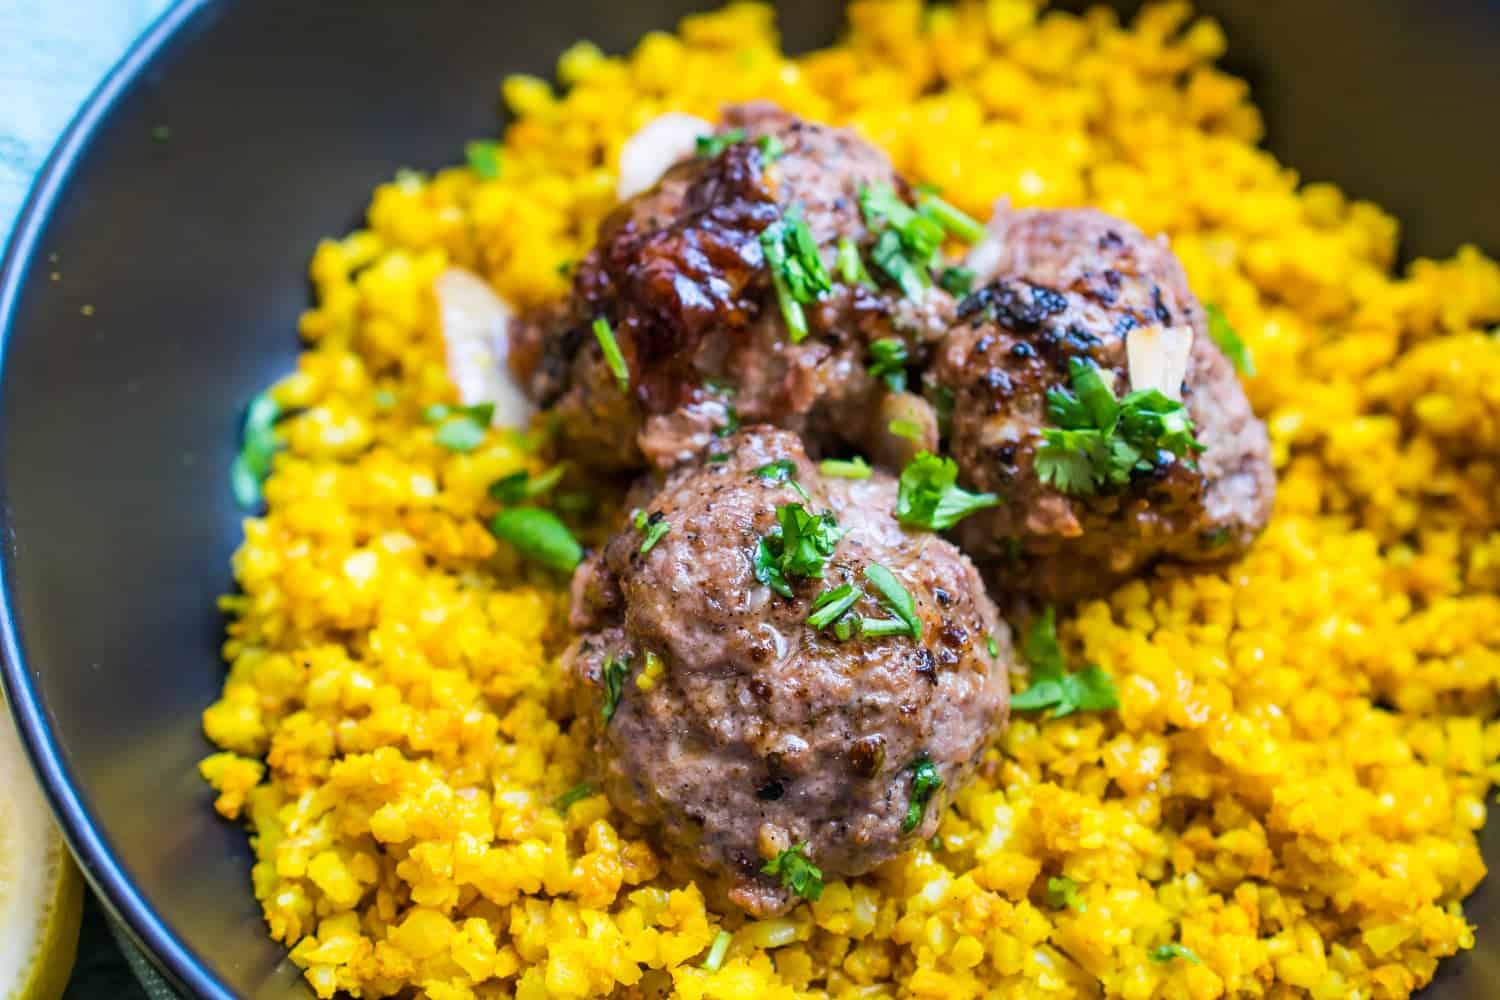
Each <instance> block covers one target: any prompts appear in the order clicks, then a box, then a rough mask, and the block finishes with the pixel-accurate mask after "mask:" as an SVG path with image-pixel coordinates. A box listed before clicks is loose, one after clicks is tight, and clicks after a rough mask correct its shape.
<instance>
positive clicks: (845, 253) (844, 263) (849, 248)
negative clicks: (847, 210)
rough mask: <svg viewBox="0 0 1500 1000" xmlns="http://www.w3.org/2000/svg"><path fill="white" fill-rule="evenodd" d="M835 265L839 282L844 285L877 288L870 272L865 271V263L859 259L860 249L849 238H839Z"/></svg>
mask: <svg viewBox="0 0 1500 1000" xmlns="http://www.w3.org/2000/svg"><path fill="white" fill-rule="evenodd" d="M834 264H835V266H836V267H837V268H838V272H839V280H841V281H842V282H843V283H844V284H846V285H864V286H865V287H866V288H874V287H875V282H874V281H873V280H871V278H870V272H869V271H866V270H865V262H864V261H862V260H860V258H859V247H858V246H856V245H855V243H854V241H853V240H851V239H850V238H849V237H847V236H840V237H839V249H838V256H837V257H836V258H835V259H834Z"/></svg>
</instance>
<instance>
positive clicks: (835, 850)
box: [567, 427, 1011, 915]
mask: <svg viewBox="0 0 1500 1000" xmlns="http://www.w3.org/2000/svg"><path fill="white" fill-rule="evenodd" d="M726 450H727V452H728V454H729V459H728V461H726V462H722V463H718V464H705V465H702V466H696V467H685V468H684V469H683V470H680V471H678V472H677V473H675V474H674V475H672V476H671V477H670V478H669V480H668V481H667V483H666V485H665V487H664V488H663V489H661V491H660V492H659V493H658V494H656V496H655V497H654V498H652V499H651V500H650V502H649V503H648V504H646V505H645V506H644V507H643V508H642V510H641V516H640V517H639V518H638V519H636V524H635V525H633V526H631V527H629V528H627V529H626V530H624V531H622V532H621V533H619V534H618V535H617V536H615V537H614V538H613V539H612V540H611V541H610V542H609V543H608V545H607V546H606V547H605V548H604V549H603V551H602V552H600V553H599V554H597V555H595V556H593V557H591V558H590V559H589V560H588V561H587V562H585V563H584V565H583V566H582V567H580V569H579V572H578V575H577V576H576V577H575V581H574V605H573V618H574V625H575V626H576V627H577V628H578V629H579V630H580V632H581V636H580V638H579V639H578V640H577V641H576V642H575V644H574V645H573V646H572V647H571V648H570V650H569V653H568V657H567V659H568V663H569V666H570V668H571V670H572V671H573V673H574V674H575V676H576V677H577V678H578V679H579V681H580V682H581V683H580V684H579V690H580V692H581V693H582V695H583V696H584V697H583V700H584V703H585V704H584V707H583V708H582V709H581V718H582V719H584V720H587V721H588V724H589V725H591V726H592V727H593V741H594V745H595V749H596V751H597V756H598V767H599V768H600V771H601V781H602V786H603V788H604V790H605V791H606V792H607V794H608V795H609V797H610V798H611V799H612V800H613V801H614V803H615V805H616V806H617V807H618V808H619V809H620V810H621V811H622V812H624V813H625V814H626V815H627V816H629V817H630V818H631V819H632V820H634V821H636V822H638V823H640V824H642V825H644V826H648V827H652V828H654V829H655V830H656V831H657V832H658V833H659V837H660V839H661V841H662V842H663V844H664V845H665V846H666V848H667V849H668V850H670V851H672V852H673V853H674V855H676V856H679V857H684V858H688V859H691V860H692V861H693V862H694V863H696V864H697V865H698V866H700V867H702V868H703V869H706V870H707V871H708V872H709V873H710V874H711V875H713V876H715V881H716V882H717V883H718V884H720V885H721V886H722V887H723V888H724V889H725V890H726V891H727V895H728V898H729V899H730V900H731V901H733V902H734V903H736V904H737V905H739V906H741V907H743V908H744V909H746V910H748V911H749V912H751V913H752V914H756V915H770V914H775V913H779V912H782V911H784V910H786V909H787V908H788V907H790V906H791V905H792V904H793V903H794V902H795V901H796V897H795V895H794V893H793V891H792V887H789V885H784V884H783V882H782V880H781V879H779V878H777V877H776V876H775V875H772V874H767V873H765V872H764V871H763V869H764V868H765V867H766V866H767V863H768V862H769V861H771V860H773V859H774V858H775V857H776V856H777V855H778V854H779V853H780V852H782V851H787V850H795V851H796V852H797V853H798V854H799V855H800V856H801V858H803V859H804V860H806V861H808V862H810V863H811V864H812V865H813V866H815V867H816V868H817V869H819V870H820V871H821V873H822V877H823V878H826V879H832V878H835V877H839V876H847V875H856V874H859V873H862V872H865V871H868V870H869V869H870V868H871V867H873V866H875V865H877V864H879V863H880V862H882V861H884V860H886V859H887V858H890V857H892V856H894V855H896V854H897V853H899V852H900V851H902V850H905V849H906V848H907V847H909V846H910V845H912V844H914V843H916V842H918V841H920V840H922V839H924V838H927V837H930V836H931V835H932V833H933V832H934V831H935V830H936V829H937V825H938V821H939V817H940V815H941V813H942V811H943V809H944V808H945V807H946V805H947V804H948V802H949V801H951V798H952V796H953V794H954V793H955V792H956V791H957V789H958V788H959V787H961V786H962V785H963V784H964V782H965V781H967V780H968V778H969V777H970V775H971V774H972V772H973V770H974V768H975V766H976V764H977V762H978V759H979V756H980V753H981V751H982V749H983V748H984V746H985V745H986V743H987V742H988V741H989V740H990V738H991V737H992V736H993V735H994V733H995V731H996V730H997V728H998V727H999V726H1001V725H1002V724H1003V722H1004V720H1005V717H1006V711H1007V705H1008V700H1009V689H1008V680H1007V671H1008V666H1009V664H1010V648H1011V647H1010V639H1009V632H1008V630H1007V628H1006V626H1005V625H1004V623H1003V622H1001V621H1000V619H999V617H998V614H997V612H996V610H995V607H994V605H993V604H992V603H991V602H990V600H989V598H988V597H987V596H986V595H985V592H984V588H983V585H982V584H981V582H980V579H979V575H978V573H977V571H976V570H975V568H974V567H973V565H972V564H971V563H970V562H969V560H968V559H967V558H966V557H965V556H964V555H963V554H962V553H961V552H959V551H958V550H957V549H956V548H955V547H954V546H953V545H952V544H950V543H949V542H947V541H945V540H944V539H943V538H941V537H939V536H938V535H935V534H932V533H928V532H918V533H909V532H907V531H906V530H905V529H903V528H902V527H901V526H900V525H899V524H898V523H897V522H896V520H895V518H894V517H893V516H892V511H893V510H894V507H895V503H896V483H895V482H894V481H893V480H892V479H891V478H890V477H889V476H886V475H884V474H881V473H875V474H874V475H872V476H871V477H870V478H868V479H864V480H849V479H832V478H829V479H825V478H824V477H823V476H822V475H821V474H820V473H819V471H818V468H817V466H816V465H814V464H813V463H812V462H810V461H809V460H808V458H807V455H806V452H805V451H804V450H803V447H802V445H801V443H800V442H799V441H798V439H797V438H796V436H794V435H792V434H790V433H787V432H784V431H779V430H773V429H770V428H765V427H759V428H754V429H751V430H749V431H746V432H743V433H740V434H737V435H735V436H733V437H731V438H730V439H729V440H728V441H727V442H726ZM789 512H790V513H789ZM872 567H874V569H872ZM882 568H883V569H882ZM877 581H881V582H877ZM893 583H894V587H893ZM788 593H789V594H791V596H790V597H788V596H785V595H786V594H788ZM824 594H833V595H838V597H839V599H835V600H829V599H828V598H824V601H823V602H822V603H819V600H818V598H819V595H824ZM893 594H894V596H893ZM903 594H904V595H906V599H905V600H904V601H903V600H902V599H901V595H903ZM903 605H904V607H905V611H902V610H901V608H902V607H903ZM818 612H821V615H820V614H818ZM810 618H812V621H811V622H810V621H809V619H810ZM914 630H915V631H918V632H919V633H920V635H919V637H914V636H913V634H912V632H913V631H914ZM934 778H935V779H937V780H938V781H939V782H940V784H937V785H936V787H934V780H933V779H934ZM803 895H804V896H807V895H809V894H808V892H806V891H804V892H803Z"/></svg>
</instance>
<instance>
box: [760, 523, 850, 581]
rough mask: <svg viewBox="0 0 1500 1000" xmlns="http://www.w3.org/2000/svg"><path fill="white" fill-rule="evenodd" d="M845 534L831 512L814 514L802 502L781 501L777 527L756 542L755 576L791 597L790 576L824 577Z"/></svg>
mask: <svg viewBox="0 0 1500 1000" xmlns="http://www.w3.org/2000/svg"><path fill="white" fill-rule="evenodd" d="M843 536H844V533H843V531H841V530H840V529H839V526H838V521H837V520H835V519H834V516H833V513H832V512H831V511H825V512H823V513H822V514H812V513H809V512H808V510H807V508H806V507H803V506H802V505H801V504H800V503H786V504H782V505H780V506H779V507H777V508H776V527H775V528H773V529H771V531H769V532H768V533H766V534H765V535H762V536H761V538H760V540H759V541H758V542H757V543H756V546H755V556H754V559H753V561H752V565H753V568H754V572H755V578H756V579H757V580H759V581H760V582H761V583H763V584H765V585H766V586H768V587H770V588H771V589H772V590H774V591H776V593H778V594H780V595H781V596H783V597H791V596H792V588H791V584H790V583H789V582H788V581H789V579H790V578H791V577H803V578H806V579H822V577H823V567H824V565H825V564H826V563H827V562H828V557H829V556H831V555H833V549H834V546H836V545H837V544H838V541H839V539H840V538H842V537H843Z"/></svg>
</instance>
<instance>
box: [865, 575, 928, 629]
mask: <svg viewBox="0 0 1500 1000" xmlns="http://www.w3.org/2000/svg"><path fill="white" fill-rule="evenodd" d="M865 579H866V580H869V581H870V583H871V585H873V586H874V588H875V590H876V592H877V593H879V595H880V598H881V603H883V604H884V605H885V606H886V607H887V608H888V609H889V610H890V611H891V612H892V613H893V614H894V615H895V616H896V617H897V618H899V619H900V620H901V622H902V624H904V625H905V629H903V630H902V631H906V632H909V633H910V634H911V637H912V638H913V639H921V638H922V618H921V616H920V615H918V614H917V605H916V602H915V601H913V600H912V597H911V593H910V592H909V591H908V590H907V589H906V588H905V587H903V586H902V585H901V581H900V580H898V579H896V574H895V573H892V572H891V571H890V570H888V569H886V568H885V567H884V566H882V565H880V563H870V565H868V566H866V567H865ZM879 624H880V623H879V622H878V621H875V622H871V621H869V620H866V621H865V622H863V623H862V624H861V629H860V631H861V633H862V634H864V635H881V634H890V633H885V632H875V631H871V626H874V625H879ZM898 634H899V633H898Z"/></svg>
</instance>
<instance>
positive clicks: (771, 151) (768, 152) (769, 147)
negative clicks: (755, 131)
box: [755, 135, 786, 163]
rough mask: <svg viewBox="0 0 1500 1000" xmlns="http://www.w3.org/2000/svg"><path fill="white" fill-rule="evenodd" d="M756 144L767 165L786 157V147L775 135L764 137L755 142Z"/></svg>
mask: <svg viewBox="0 0 1500 1000" xmlns="http://www.w3.org/2000/svg"><path fill="white" fill-rule="evenodd" d="M755 144H756V145H757V146H759V147H760V156H761V159H763V160H765V161H766V162H767V163H775V162H776V161H777V160H779V159H781V158H782V157H783V156H785V155H786V147H785V146H783V145H782V144H781V140H780V139H778V138H776V137H775V136H774V135H763V136H761V137H760V138H759V139H756V140H755Z"/></svg>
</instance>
